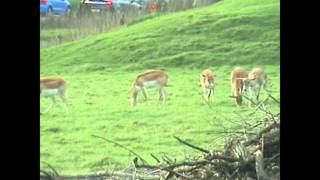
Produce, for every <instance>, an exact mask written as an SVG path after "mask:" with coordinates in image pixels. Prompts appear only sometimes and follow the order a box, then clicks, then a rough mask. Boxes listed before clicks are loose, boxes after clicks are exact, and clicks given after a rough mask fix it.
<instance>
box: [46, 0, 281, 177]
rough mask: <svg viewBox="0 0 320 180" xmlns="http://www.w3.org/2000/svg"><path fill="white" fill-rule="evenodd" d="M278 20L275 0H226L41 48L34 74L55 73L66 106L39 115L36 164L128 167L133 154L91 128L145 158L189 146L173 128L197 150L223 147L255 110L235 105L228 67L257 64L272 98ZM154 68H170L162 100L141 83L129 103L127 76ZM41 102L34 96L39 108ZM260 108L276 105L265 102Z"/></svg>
mask: <svg viewBox="0 0 320 180" xmlns="http://www.w3.org/2000/svg"><path fill="white" fill-rule="evenodd" d="M279 26H280V22H279V0H260V1H256V0H225V1H222V2H219V3H217V4H215V5H213V6H210V7H206V8H199V9H194V10H190V11H186V12H181V13H174V14H170V15H166V16H163V17H156V18H153V19H150V20H146V21H144V22H142V23H139V24H135V25H132V26H129V27H123V28H121V29H118V30H115V31H112V32H109V33H105V34H101V35H98V36H94V37H89V38H86V39H83V40H80V41H76V42H72V43H67V44H63V45H59V46H56V47H52V48H45V49H41V61H40V63H41V76H61V77H64V78H65V79H66V80H67V81H68V82H69V91H68V93H67V97H68V99H69V103H70V107H69V108H70V114H68V115H66V114H65V113H64V109H63V108H62V107H61V108H55V109H53V110H52V111H51V113H50V114H47V115H42V116H41V128H40V133H41V139H40V141H41V149H40V153H41V161H44V162H48V163H50V164H51V165H53V166H54V167H55V168H56V169H58V170H59V172H61V173H62V174H70V175H79V174H86V173H90V172H91V173H92V172H98V171H104V170H109V171H110V170H114V169H121V168H124V167H126V166H127V165H129V163H130V161H131V160H132V159H133V157H134V156H133V155H131V154H130V153H129V152H128V151H125V150H123V149H121V148H119V147H116V146H114V145H112V144H108V143H106V142H104V141H102V140H101V139H97V138H94V137H92V136H91V135H98V136H102V137H105V138H107V139H110V140H114V141H117V142H118V143H120V144H122V145H125V146H127V147H128V148H130V149H132V150H134V151H135V152H137V153H138V154H140V155H141V156H143V157H144V158H145V159H146V160H147V161H149V162H151V163H154V160H153V159H152V158H151V157H150V153H152V154H161V153H167V154H168V155H169V156H170V157H174V158H177V160H178V161H179V160H182V159H184V158H188V157H190V156H191V155H195V154H196V153H197V152H195V151H193V150H191V149H189V148H187V147H185V146H183V145H181V144H179V143H178V142H177V141H176V140H175V139H174V138H173V136H174V135H176V136H179V137H180V138H182V139H184V140H187V141H189V142H191V143H193V144H195V145H198V146H201V147H204V148H213V149H219V148H222V147H223V143H224V142H225V141H226V140H227V139H226V137H225V136H224V135H223V134H221V133H219V132H221V131H223V130H228V129H233V128H234V127H235V126H237V124H236V123H234V121H242V120H243V121H257V120H261V119H262V117H263V114H261V113H255V114H254V115H251V116H249V114H250V113H251V112H252V111H253V110H250V109H249V108H248V107H247V106H245V105H244V106H242V107H240V108H237V107H236V106H235V104H234V102H233V99H231V98H229V96H230V95H231V87H230V77H229V76H230V72H231V70H232V68H233V67H235V66H242V67H244V68H245V69H247V70H248V71H249V70H250V69H251V68H252V67H256V66H259V67H262V68H264V69H265V70H266V72H267V73H268V75H269V77H270V89H271V90H272V91H273V93H272V94H273V95H274V96H275V97H277V98H279V97H280V92H279V88H280V83H279V81H280V67H279V64H280V54H279V51H280V50H279V46H280V45H279V44H280V42H279V36H280V35H279ZM156 68H163V69H165V70H166V72H167V73H168V75H169V87H168V88H167V92H168V95H169V99H168V102H167V104H166V105H165V106H160V105H158V104H157V93H156V90H154V89H150V90H148V94H149V97H150V98H149V101H148V103H145V102H141V98H140V99H139V102H138V105H137V107H135V108H131V107H130V105H129V95H130V86H131V84H132V82H133V80H134V78H135V76H136V75H137V74H138V73H141V72H143V71H145V70H147V69H156ZM204 68H212V69H213V70H214V71H216V73H217V75H218V80H217V87H216V93H215V99H214V104H213V106H212V107H211V108H210V107H208V106H206V105H204V104H203V102H202V99H201V93H200V92H201V91H200V87H199V82H198V81H199V74H200V72H201V71H202V70H203V69H204ZM264 97H265V93H263V94H262V97H261V99H263V98H264ZM49 104H50V100H49V99H42V100H41V110H44V109H45V108H46V107H47V106H48V105H49ZM267 105H268V106H269V107H270V108H271V109H272V110H273V111H274V112H279V110H280V109H279V106H278V105H277V104H275V103H274V102H272V101H269V102H267ZM239 130H240V128H239Z"/></svg>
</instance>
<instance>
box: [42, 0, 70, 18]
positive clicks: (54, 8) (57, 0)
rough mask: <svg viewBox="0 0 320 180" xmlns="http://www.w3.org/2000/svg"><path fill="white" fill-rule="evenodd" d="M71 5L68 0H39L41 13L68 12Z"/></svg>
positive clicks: (58, 13) (59, 13) (56, 13)
mask: <svg viewBox="0 0 320 180" xmlns="http://www.w3.org/2000/svg"><path fill="white" fill-rule="evenodd" d="M70 12H71V5H70V2H69V0H40V14H41V15H61V14H69V13H70Z"/></svg>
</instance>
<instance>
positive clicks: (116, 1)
mask: <svg viewBox="0 0 320 180" xmlns="http://www.w3.org/2000/svg"><path fill="white" fill-rule="evenodd" d="M80 8H81V10H84V11H86V12H92V11H97V12H108V11H114V10H121V9H122V8H141V4H139V3H138V1H136V0H82V2H81V5H80Z"/></svg>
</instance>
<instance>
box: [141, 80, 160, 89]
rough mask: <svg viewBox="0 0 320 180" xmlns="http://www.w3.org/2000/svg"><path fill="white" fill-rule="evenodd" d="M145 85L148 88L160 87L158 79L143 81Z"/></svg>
mask: <svg viewBox="0 0 320 180" xmlns="http://www.w3.org/2000/svg"><path fill="white" fill-rule="evenodd" d="M143 86H144V87H146V88H150V87H158V86H159V84H158V82H157V81H147V82H144V83H143Z"/></svg>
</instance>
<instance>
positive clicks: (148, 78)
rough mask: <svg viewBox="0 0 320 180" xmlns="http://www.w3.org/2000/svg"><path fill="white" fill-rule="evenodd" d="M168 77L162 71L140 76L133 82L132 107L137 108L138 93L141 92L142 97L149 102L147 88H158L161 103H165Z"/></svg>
mask: <svg viewBox="0 0 320 180" xmlns="http://www.w3.org/2000/svg"><path fill="white" fill-rule="evenodd" d="M167 82H168V75H167V74H166V73H164V72H163V71H161V70H155V71H149V72H145V73H143V74H140V75H138V76H137V77H136V79H135V80H134V82H133V85H132V89H131V105H132V106H135V105H136V101H137V95H138V92H139V91H141V92H142V95H143V97H144V99H145V101H146V100H147V94H146V91H145V88H148V87H157V88H158V89H159V101H161V100H162V102H165V100H166V92H165V89H164V87H165V86H166V85H167Z"/></svg>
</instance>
